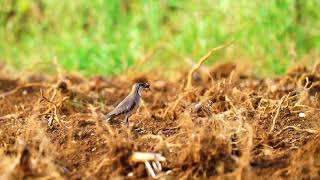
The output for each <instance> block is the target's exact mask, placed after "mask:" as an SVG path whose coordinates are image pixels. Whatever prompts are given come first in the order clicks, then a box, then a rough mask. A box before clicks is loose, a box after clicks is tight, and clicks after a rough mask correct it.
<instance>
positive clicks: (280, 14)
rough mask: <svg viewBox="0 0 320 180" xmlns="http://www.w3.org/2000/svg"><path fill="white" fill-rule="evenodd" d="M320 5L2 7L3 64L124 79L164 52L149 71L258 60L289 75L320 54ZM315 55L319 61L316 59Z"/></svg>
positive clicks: (93, 1)
mask: <svg viewBox="0 0 320 180" xmlns="http://www.w3.org/2000/svg"><path fill="white" fill-rule="evenodd" d="M319 9H320V1H319V0H305V1H303V0H268V1H260V0H255V1H254V0H237V1H234V0H201V1H199V0H188V1H187V0H185V1H184V0H122V1H120V0H90V1H89V0H77V1H75V0H63V1H57V0H0V61H4V62H5V63H6V64H8V67H9V68H10V69H12V70H14V71H21V70H25V69H32V70H35V71H45V72H50V71H51V70H52V64H50V62H51V61H52V58H53V57H54V56H56V57H57V58H58V59H59V62H60V64H61V65H62V66H63V67H64V68H65V69H66V70H68V71H75V72H80V73H81V74H84V75H92V74H103V75H107V74H117V73H121V72H122V71H124V70H125V69H127V68H130V67H132V66H134V64H135V63H136V62H137V61H140V60H141V59H143V58H144V56H145V55H146V54H148V52H150V51H152V50H153V49H154V48H156V47H157V46H159V45H164V46H165V48H163V49H161V50H159V51H157V53H156V54H155V55H154V56H152V57H151V61H150V63H146V64H144V65H143V66H144V68H157V67H163V66H167V67H168V69H170V68H175V67H180V66H181V64H186V63H185V62H184V60H183V58H190V59H192V60H194V61H196V60H197V59H199V58H200V57H201V56H202V55H204V54H205V53H206V52H207V51H208V50H209V49H211V48H213V47H216V46H218V45H221V44H223V43H225V42H226V41H229V40H231V39H235V45H234V46H233V47H232V48H229V49H227V50H223V51H221V52H219V53H218V55H215V56H213V57H211V58H210V61H211V62H213V63H215V62H217V61H223V60H234V61H241V60H250V61H251V62H252V64H254V65H255V66H256V67H257V68H256V71H257V72H258V73H260V74H264V75H274V74H283V73H285V72H286V70H287V69H288V67H290V66H291V65H293V64H294V63H296V61H299V60H300V59H303V58H305V57H307V58H309V59H310V60H311V61H312V60H314V59H312V58H315V57H317V55H318V54H319V51H320V12H319ZM310 54H311V55H310Z"/></svg>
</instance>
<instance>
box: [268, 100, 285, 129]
mask: <svg viewBox="0 0 320 180" xmlns="http://www.w3.org/2000/svg"><path fill="white" fill-rule="evenodd" d="M286 97H287V96H283V97H282V98H281V100H280V102H279V105H278V107H277V112H276V114H275V116H274V117H273V120H272V125H271V128H270V131H269V132H272V131H273V129H274V126H275V124H276V120H277V118H278V116H279V113H280V109H281V105H282V103H283V101H284V99H285V98H286Z"/></svg>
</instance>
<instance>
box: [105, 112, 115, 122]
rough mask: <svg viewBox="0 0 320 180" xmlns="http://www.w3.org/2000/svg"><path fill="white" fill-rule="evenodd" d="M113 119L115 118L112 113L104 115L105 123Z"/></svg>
mask: <svg viewBox="0 0 320 180" xmlns="http://www.w3.org/2000/svg"><path fill="white" fill-rule="evenodd" d="M114 117H115V114H114V113H109V114H107V115H106V117H105V119H106V121H107V122H109V121H110V120H111V119H112V118H114Z"/></svg>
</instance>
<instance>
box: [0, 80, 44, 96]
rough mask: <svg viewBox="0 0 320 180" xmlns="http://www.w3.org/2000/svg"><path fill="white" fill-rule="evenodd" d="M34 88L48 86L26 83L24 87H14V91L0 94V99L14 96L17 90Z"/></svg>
mask: <svg viewBox="0 0 320 180" xmlns="http://www.w3.org/2000/svg"><path fill="white" fill-rule="evenodd" d="M35 86H38V87H48V86H49V85H47V84H42V83H28V84H25V85H22V86H18V87H16V88H15V89H13V90H11V91H8V92H5V93H2V94H0V98H5V97H6V96H8V95H11V94H14V93H15V92H17V91H18V90H20V89H22V88H28V87H35Z"/></svg>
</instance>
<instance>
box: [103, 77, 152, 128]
mask: <svg viewBox="0 0 320 180" xmlns="http://www.w3.org/2000/svg"><path fill="white" fill-rule="evenodd" d="M146 89H150V85H149V84H148V83H145V82H144V83H135V84H134V85H133V86H132V90H131V92H130V94H129V95H128V96H127V97H126V98H124V99H123V100H122V101H121V102H120V103H119V104H118V105H117V106H116V107H115V108H114V109H113V110H112V111H111V112H109V113H108V114H107V115H106V120H107V122H108V121H109V120H110V119H113V118H114V117H117V116H120V115H125V119H124V121H125V124H126V126H127V127H129V118H130V116H131V115H132V114H133V112H135V110H137V109H138V107H139V105H140V101H141V92H142V90H146Z"/></svg>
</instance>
